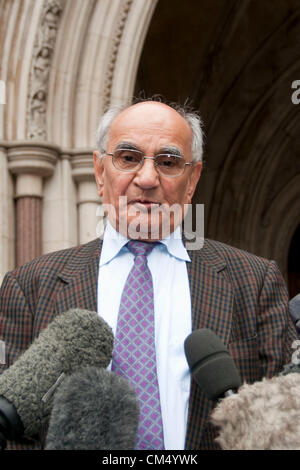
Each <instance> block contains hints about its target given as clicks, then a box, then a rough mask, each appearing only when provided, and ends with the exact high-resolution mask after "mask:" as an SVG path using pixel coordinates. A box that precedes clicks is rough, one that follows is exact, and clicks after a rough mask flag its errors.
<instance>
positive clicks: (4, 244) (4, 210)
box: [0, 146, 15, 284]
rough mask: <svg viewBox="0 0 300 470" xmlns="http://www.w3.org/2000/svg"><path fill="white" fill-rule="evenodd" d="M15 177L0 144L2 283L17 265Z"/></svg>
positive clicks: (0, 253)
mask: <svg viewBox="0 0 300 470" xmlns="http://www.w3.org/2000/svg"><path fill="white" fill-rule="evenodd" d="M14 237H15V230H14V202H13V178H12V176H11V175H10V173H9V170H8V168H7V149H6V148H5V147H1V146H0V284H1V282H2V279H3V277H4V274H5V273H6V272H7V271H10V270H11V269H13V268H14V267H15V239H14Z"/></svg>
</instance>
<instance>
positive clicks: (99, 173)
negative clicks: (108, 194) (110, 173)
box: [93, 150, 104, 197]
mask: <svg viewBox="0 0 300 470" xmlns="http://www.w3.org/2000/svg"><path fill="white" fill-rule="evenodd" d="M93 158H94V171H95V179H96V184H97V189H98V194H99V196H101V197H102V196H103V186H104V182H103V172H104V165H103V163H104V159H103V158H101V153H100V152H99V150H95V151H94V152H93Z"/></svg>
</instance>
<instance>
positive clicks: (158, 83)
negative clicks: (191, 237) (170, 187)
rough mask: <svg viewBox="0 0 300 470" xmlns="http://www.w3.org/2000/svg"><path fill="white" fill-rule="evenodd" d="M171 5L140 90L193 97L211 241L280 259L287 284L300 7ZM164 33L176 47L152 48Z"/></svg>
mask: <svg viewBox="0 0 300 470" xmlns="http://www.w3.org/2000/svg"><path fill="white" fill-rule="evenodd" d="M172 5H173V7H172V11H168V2H167V0H161V1H160V2H159V3H158V5H157V8H156V10H155V13H154V15H153V19H152V22H151V24H150V27H149V31H148V35H147V37H146V40H145V46H144V50H143V53H142V56H141V63H140V67H139V70H138V74H137V83H136V93H138V92H139V91H140V90H144V91H145V94H148V95H149V94H150V95H151V94H152V93H162V94H163V95H164V96H165V97H166V98H167V99H170V100H178V99H179V100H181V101H184V99H185V98H189V99H190V102H191V103H192V104H193V106H194V107H195V108H196V109H198V110H199V111H200V114H201V115H202V117H203V120H204V130H205V136H206V137H205V155H204V158H205V160H206V168H205V171H204V173H203V175H202V176H201V179H200V182H199V185H198V188H197V191H196V194H195V197H194V202H201V203H204V204H205V233H206V236H207V237H210V238H214V239H217V240H220V241H223V242H225V243H229V244H232V245H234V246H237V247H240V248H243V249H246V250H248V251H251V252H253V253H256V254H257V255H260V256H264V257H267V258H272V259H275V260H276V261H277V262H278V264H279V266H280V268H281V271H282V272H283V274H284V275H285V277H286V278H287V271H288V270H287V261H288V249H289V244H290V241H291V238H292V235H293V233H294V231H295V229H296V227H297V224H299V222H300V212H299V197H300V184H299V176H300V159H299V153H300V139H299V135H300V119H299V113H300V106H296V105H295V104H294V103H293V102H292V99H291V97H292V93H293V89H292V83H293V81H294V80H297V79H299V76H300V54H299V49H298V47H297V44H298V43H299V39H300V6H299V2H298V1H297V0H288V1H284V0H274V2H272V4H271V3H269V2H259V1H257V2H255V1H248V0H245V1H243V2H237V1H234V0H232V1H231V0H229V1H224V0H211V1H208V0H203V1H201V2H196V1H194V0H192V1H191V2H189V3H187V4H186V5H185V9H184V12H183V11H182V10H181V4H180V1H179V0H174V2H173V3H172ZM181 11H182V14H181ZM187 18H191V19H190V23H189V24H188V23H187ZM188 26H190V28H189V27H188ZM167 31H169V32H170V31H171V32H170V44H167V45H166V47H165V48H158V47H156V48H155V45H156V46H157V44H158V43H159V41H161V42H162V41H163V40H164V38H166V32H167ZM175 32H176V34H175ZM187 50H188V53H187V52H186V51H187ZM153 51H155V53H153ZM168 59H169V60H168ZM164 64H166V65H165V66H164ZM156 70H158V73H156ZM152 71H153V72H152ZM173 76H174V77H175V79H174V80H173V81H172V80H171V78H169V77H173ZM169 82H171V84H170V85H169Z"/></svg>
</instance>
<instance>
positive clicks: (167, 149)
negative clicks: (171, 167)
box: [157, 145, 183, 157]
mask: <svg viewBox="0 0 300 470" xmlns="http://www.w3.org/2000/svg"><path fill="white" fill-rule="evenodd" d="M157 153H171V154H172V155H177V156H178V157H182V156H183V155H182V152H181V150H180V149H179V148H178V147H174V146H172V145H168V146H166V147H162V148H160V149H159V152H157Z"/></svg>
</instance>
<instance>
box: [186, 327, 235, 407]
mask: <svg viewBox="0 0 300 470" xmlns="http://www.w3.org/2000/svg"><path fill="white" fill-rule="evenodd" d="M184 349H185V355H186V358H187V362H188V365H189V367H190V370H191V374H192V376H193V377H194V379H195V381H196V383H197V384H198V385H199V386H200V387H201V388H202V389H203V391H204V392H205V393H206V394H207V396H208V397H209V399H210V400H220V399H222V398H224V397H226V396H229V395H232V394H233V393H235V392H236V390H237V389H238V388H239V387H240V385H241V378H240V375H239V372H238V370H237V368H236V366H235V363H234V361H233V359H232V358H231V356H230V355H229V352H228V350H227V348H226V346H225V345H224V344H223V342H222V341H221V340H220V338H218V336H217V335H215V333H214V332H213V331H212V330H210V329H208V328H201V329H199V330H195V331H193V332H192V333H191V334H190V335H189V336H188V337H187V338H186V340H185V342H184Z"/></svg>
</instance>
